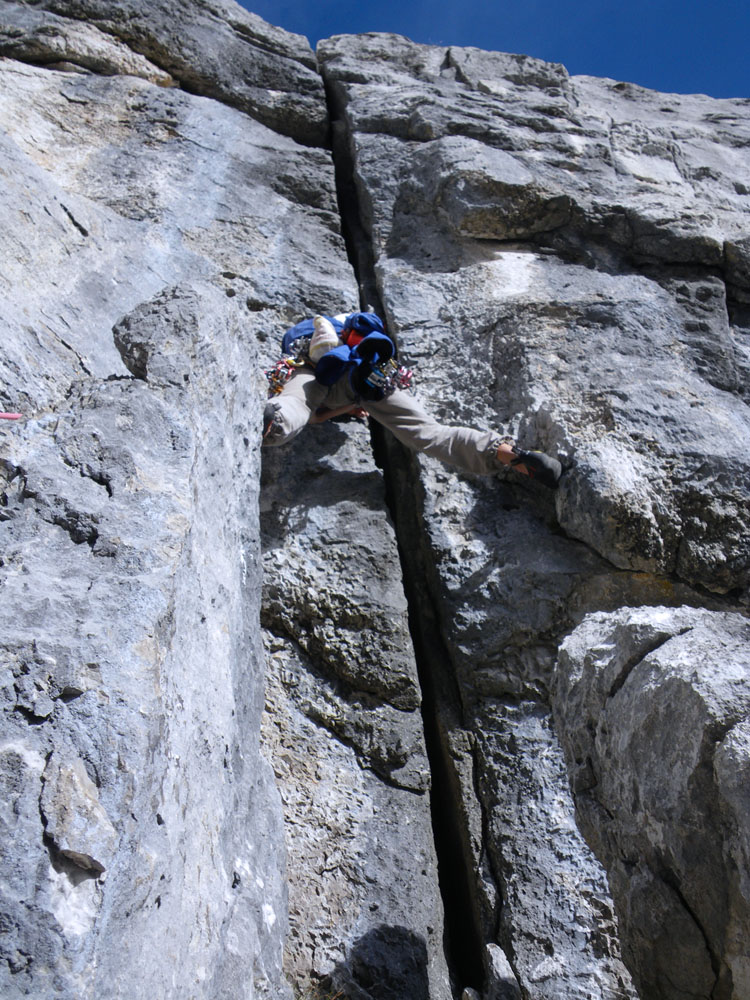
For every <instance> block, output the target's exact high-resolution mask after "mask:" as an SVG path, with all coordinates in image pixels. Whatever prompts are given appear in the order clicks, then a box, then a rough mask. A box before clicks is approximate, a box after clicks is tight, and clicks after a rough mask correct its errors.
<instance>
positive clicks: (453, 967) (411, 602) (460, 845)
mask: <svg viewBox="0 0 750 1000" xmlns="http://www.w3.org/2000/svg"><path fill="white" fill-rule="evenodd" d="M323 79H324V81H325V84H326V97H327V101H328V113H329V118H330V121H331V147H332V153H333V160H334V169H335V174H336V193H337V197H338V203H339V212H340V217H341V229H342V234H343V236H344V240H345V243H346V248H347V253H348V256H349V260H350V262H351V265H352V267H353V269H354V273H355V276H356V278H357V282H358V285H359V291H360V305H361V307H363V308H364V307H371V308H372V309H374V310H375V311H376V312H378V314H380V315H384V314H385V312H384V307H383V303H382V300H381V296H380V292H379V290H378V286H377V280H376V277H375V263H374V257H373V252H372V245H371V242H370V240H369V237H368V235H367V233H366V230H365V228H364V226H363V223H362V216H361V212H360V208H359V198H358V194H357V188H356V183H355V180H354V165H353V160H352V156H351V151H350V148H349V137H348V132H347V127H346V124H345V122H344V120H343V115H342V113H341V109H340V107H339V106H338V102H337V100H336V97H335V94H334V92H333V87H332V86H331V84H330V82H329V81H328V80H327V79H326V77H325V72H323ZM371 436H372V445H373V453H374V456H375V461H376V463H377V465H378V467H379V468H380V469H381V470H382V472H383V478H384V482H385V490H386V502H387V504H388V508H389V511H390V514H391V518H392V520H393V524H394V530H395V534H396V540H397V544H398V550H399V558H400V560H401V568H402V573H403V584H404V592H405V594H406V599H407V602H408V607H409V630H410V633H411V638H412V642H413V645H414V656H415V660H416V664H417V669H418V673H419V683H420V688H421V692H422V718H423V725H424V738H425V746H426V749H427V757H428V760H429V763H430V771H431V779H432V780H431V803H430V807H431V815H432V825H433V835H434V839H435V852H436V855H437V859H438V876H439V881H440V892H441V895H442V899H443V905H444V910H445V933H446V942H445V944H446V960H447V962H448V965H449V968H450V971H451V975H452V977H453V978H454V981H456V982H458V983H460V984H461V986H462V987H465V986H472V987H474V988H475V989H480V988H482V987H483V985H484V980H485V973H484V968H483V958H482V941H483V934H482V931H481V928H482V919H481V911H480V906H479V902H478V899H477V895H476V888H475V881H474V875H473V870H472V868H473V866H472V860H471V859H472V852H471V848H470V844H469V842H468V841H469V831H468V824H467V823H465V822H464V821H463V819H464V817H463V812H464V808H465V807H464V806H463V804H462V795H463V792H462V789H461V787H460V779H459V776H458V774H457V772H456V768H455V765H454V763H453V762H452V760H451V744H450V737H451V730H458V729H459V728H461V726H462V719H461V718H460V717H459V716H460V715H461V714H462V708H461V693H460V690H459V687H458V685H457V683H456V680H455V677H454V676H453V673H452V670H451V661H450V657H449V655H448V652H447V650H446V649H445V647H444V645H443V642H442V640H441V638H440V635H441V630H440V622H439V615H438V612H437V610H436V608H435V605H434V602H433V601H432V599H431V597H430V591H429V588H428V590H425V589H424V586H423V583H421V582H420V581H422V582H423V581H424V576H425V573H426V572H427V569H426V567H427V562H426V561H425V560H424V558H423V556H424V553H423V548H422V546H421V544H419V543H417V544H415V542H414V540H415V539H421V538H422V536H423V533H424V528H423V526H422V525H421V524H416V523H414V524H412V523H409V524H408V525H404V524H403V519H402V518H401V517H400V516H399V505H398V504H397V503H396V500H395V493H396V491H397V489H398V487H397V486H396V479H397V478H398V477H400V476H401V477H403V478H405V479H408V480H409V481H410V483H411V486H410V489H411V490H413V491H417V490H418V489H419V488H420V487H419V485H418V484H419V480H418V477H417V476H415V475H413V463H414V460H413V458H411V457H410V456H409V454H408V452H407V451H406V450H405V449H403V448H401V447H399V446H398V445H396V446H395V448H394V453H393V454H390V455H389V458H388V460H386V456H385V449H386V446H385V441H384V437H383V433H382V431H381V429H380V428H379V427H378V426H377V425H374V424H372V422H371ZM394 464H397V465H398V466H399V470H398V472H396V471H395V470H394V468H393V466H394ZM420 509H421V505H420V504H419V503H417V502H415V503H414V506H413V510H414V519H415V521H417V520H418V519H419V514H418V511H419V510H420ZM448 720H449V721H448ZM464 791H465V790H464Z"/></svg>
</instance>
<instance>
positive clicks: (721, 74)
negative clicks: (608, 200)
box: [241, 0, 750, 98]
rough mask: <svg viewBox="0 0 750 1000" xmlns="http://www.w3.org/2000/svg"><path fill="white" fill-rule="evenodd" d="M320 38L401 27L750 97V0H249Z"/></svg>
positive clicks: (442, 41) (580, 69)
mask: <svg viewBox="0 0 750 1000" xmlns="http://www.w3.org/2000/svg"><path fill="white" fill-rule="evenodd" d="M241 2H242V6H243V7H246V8H247V9H248V10H252V11H254V12H255V13H256V14H259V15H260V16H261V17H263V18H265V20H267V21H270V22H271V23H272V24H277V25H280V26H281V27H282V28H286V29H287V30H288V31H295V32H297V33H299V34H301V35H306V36H307V37H308V38H309V40H310V43H311V44H312V45H313V47H314V46H315V44H316V42H317V41H318V39H320V38H327V37H329V36H330V35H337V34H357V33H359V32H363V31H394V32H397V33H398V34H400V35H406V36H407V37H409V38H411V39H412V40H413V41H415V42H427V43H429V44H432V45H476V46H478V47H480V48H483V49H493V50H498V51H502V52H522V53H524V54H525V55H531V56H537V57H538V58H540V59H547V60H549V61H551V62H561V63H563V64H564V65H565V66H566V67H567V69H568V71H569V72H570V73H572V74H577V73H588V74H590V75H592V76H609V77H613V78H614V79H616V80H627V81H628V82H631V83H638V84H641V86H644V87H652V88H654V89H655V90H664V91H670V92H674V93H680V94H687V93H702V94H709V95H710V96H712V97H746V98H750V0H622V2H617V0H576V2H572V0H557V2H556V0H512V2H511V0H453V2H448V0H361V2H359V3H357V2H356V0H241Z"/></svg>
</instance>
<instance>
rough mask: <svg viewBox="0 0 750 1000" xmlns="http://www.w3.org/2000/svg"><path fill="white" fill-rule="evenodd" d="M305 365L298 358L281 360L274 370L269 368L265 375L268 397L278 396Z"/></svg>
mask: <svg viewBox="0 0 750 1000" xmlns="http://www.w3.org/2000/svg"><path fill="white" fill-rule="evenodd" d="M304 364H305V362H304V361H301V360H298V359H297V358H289V357H283V358H279V360H278V361H277V362H276V364H275V365H274V366H273V368H269V369H268V371H267V372H266V373H265V374H266V378H267V379H268V395H269V396H278V394H279V393H280V392H281V391H282V390H283V388H284V386H285V385H286V384H287V382H288V381H289V379H290V378H291V377H292V375H294V373H295V372H296V371H297V370H298V369H299V368H302V367H303V366H304Z"/></svg>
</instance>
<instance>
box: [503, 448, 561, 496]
mask: <svg viewBox="0 0 750 1000" xmlns="http://www.w3.org/2000/svg"><path fill="white" fill-rule="evenodd" d="M512 451H513V455H514V457H513V458H512V459H511V461H510V464H511V465H512V466H514V467H516V468H517V469H518V471H519V472H523V473H525V475H527V476H529V478H531V479H535V480H537V482H540V483H542V485H543V486H548V487H549V488H550V489H551V490H556V489H557V484H558V483H559V481H560V476H561V475H562V471H563V470H562V465H560V463H559V462H558V461H557V459H556V458H550V456H549V455H545V454H544V452H542V451H524V450H523V449H522V448H518V447H516V446H515V445H514V446H513V448H512Z"/></svg>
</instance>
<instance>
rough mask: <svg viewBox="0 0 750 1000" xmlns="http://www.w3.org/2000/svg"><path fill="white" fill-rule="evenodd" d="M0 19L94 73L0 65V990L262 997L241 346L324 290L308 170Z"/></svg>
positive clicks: (247, 392) (249, 132)
mask: <svg viewBox="0 0 750 1000" xmlns="http://www.w3.org/2000/svg"><path fill="white" fill-rule="evenodd" d="M188 7H189V5H186V9H188ZM117 9H118V8H116V7H115V6H114V5H113V6H112V10H117ZM58 10H60V11H63V7H59V8H58ZM65 10H67V11H68V13H71V14H79V13H81V12H80V11H79V10H78V8H74V6H73V5H70V8H65ZM120 10H121V8H120ZM144 10H145V8H144ZM235 13H236V12H235ZM2 14H3V18H4V20H3V25H4V26H6V27H7V25H8V24H11V25H12V26H14V27H13V30H12V31H10V32H8V31H6V36H7V35H8V34H10V35H11V36H12V37H13V38H15V39H16V43H17V44H20V43H18V38H19V37H20V36H19V35H18V33H17V29H18V26H19V25H20V26H21V27H23V25H24V24H27V23H29V19H31V18H33V19H34V21H33V24H34V25H36V26H37V28H38V30H39V32H40V34H41V35H42V37H43V39H45V41H46V42H49V39H50V38H52V39H55V38H57V37H58V35H57V32H58V28H60V30H61V31H63V36H62V37H66V38H68V42H67V43H66V45H67V48H66V49H65V53H64V54H65V61H67V62H68V63H71V62H75V63H76V65H77V66H78V67H79V68H80V67H81V66H82V65H83V66H85V67H87V68H88V69H92V68H93V69H95V70H96V72H95V73H91V72H84V73H80V72H61V71H60V70H59V69H55V68H51V69H49V68H42V67H39V66H35V65H30V64H28V63H25V62H21V61H17V60H16V59H10V58H5V59H3V60H2V63H1V65H0V72H2V91H3V113H2V143H3V164H4V172H3V178H4V181H3V197H2V205H3V207H2V218H3V232H4V234H5V238H4V241H3V255H2V256H3V264H2V282H3V291H4V294H3V296H2V302H3V304H2V320H3V349H2V358H1V359H0V364H1V365H2V387H3V388H2V396H3V404H4V407H5V409H13V410H18V411H21V412H22V413H23V415H24V420H23V421H22V422H20V423H14V424H11V423H9V422H3V424H2V427H0V434H1V435H2V439H3V440H2V452H3V456H2V470H3V471H2V496H3V500H2V503H3V506H2V520H3V523H2V534H3V543H2V601H1V602H0V608H1V610H0V614H1V615H2V620H3V626H2V648H3V675H2V676H3V684H2V690H3V722H2V741H1V744H0V745H1V746H2V775H3V788H4V793H3V799H2V801H3V813H2V825H3V835H2V854H3V863H2V864H3V907H2V909H3V920H2V932H3V933H2V955H3V962H2V965H1V966H0V979H1V980H2V987H1V989H0V991H1V992H2V993H3V995H4V996H8V997H12V996H26V995H35V996H39V997H41V996H53V995H54V996H66V997H76V998H80V997H82V996H100V997H110V996H111V997H115V996H128V997H136V996H154V995H159V996H184V997H188V996H195V997H198V996H205V997H209V996H210V997H219V996H221V997H227V998H228V997H232V998H235V997H237V996H256V997H261V996H268V997H274V998H277V997H280V996H291V992H290V988H289V987H288V985H287V984H286V979H285V977H284V976H283V973H282V947H283V943H284V940H285V937H286V928H287V924H288V918H287V911H288V904H287V889H286V876H285V856H284V834H283V813H282V810H281V803H280V800H279V795H278V790H277V788H276V787H275V782H274V778H273V773H272V771H271V768H270V766H269V765H268V764H267V763H266V761H265V759H264V758H263V757H262V756H261V754H260V748H259V730H260V721H261V710H262V707H263V702H264V683H265V656H264V651H263V647H262V643H261V637H260V634H259V629H258V617H259V604H260V573H261V567H260V550H259V534H258V527H257V523H258V522H257V509H258V489H259V469H260V464H259V441H258V433H257V427H258V422H259V419H260V413H261V409H262V397H263V393H264V384H265V381H264V379H263V377H262V374H261V373H260V372H259V354H258V347H259V344H260V339H259V338H260V336H261V334H262V330H263V329H264V328H265V327H264V324H263V322H262V321H261V318H265V321H266V322H270V319H269V318H272V321H273V322H272V325H275V326H283V325H285V324H286V323H287V321H288V319H289V318H290V317H292V316H294V315H296V314H297V313H299V312H300V311H305V310H307V309H308V308H311V307H312V304H313V303H314V302H316V301H318V300H319V299H320V298H321V297H322V298H326V299H331V300H332V299H335V298H336V296H337V295H338V296H339V297H341V292H340V290H339V289H341V288H346V287H347V284H348V283H349V282H350V280H351V279H350V277H349V270H348V267H347V265H346V261H345V256H344V253H343V244H342V242H341V240H340V238H339V237H338V235H337V222H336V219H337V216H336V205H335V197H334V193H333V178H332V171H331V167H330V157H329V156H328V155H327V154H326V153H325V152H323V151H321V150H312V149H307V148H305V147H303V146H300V145H299V144H297V143H295V142H294V141H293V140H292V139H289V138H287V137H285V136H283V135H280V134H278V133H277V132H274V131H271V130H270V129H269V128H268V127H267V126H266V125H264V124H261V123H260V122H258V121H255V120H253V119H252V118H250V117H249V116H248V115H247V114H244V113H241V112H240V111H238V110H236V109H234V108H232V107H229V106H227V105H225V104H222V103H217V102H216V101H214V100H209V99H207V98H206V97H200V96H193V95H191V94H189V93H187V92H186V91H185V90H184V89H179V88H176V87H170V88H165V87H163V86H159V85H158V84H160V83H162V82H163V80H162V79H161V77H157V78H156V80H155V81H154V79H153V78H152V74H151V72H150V70H143V65H144V63H143V62H142V61H139V60H140V59H141V57H140V56H136V55H133V54H132V53H131V59H130V61H127V60H125V62H124V63H123V51H124V50H125V48H126V46H125V45H124V44H123V42H122V41H121V40H120V41H118V40H117V39H115V38H114V37H113V36H112V35H110V34H107V33H106V30H105V29H106V27H107V25H106V23H105V24H104V28H101V27H99V26H98V25H95V24H93V21H92V22H91V23H88V24H87V23H85V22H84V21H82V20H79V19H77V18H76V19H73V18H64V19H63V18H61V17H60V16H58V15H55V16H56V17H57V20H54V21H50V20H49V18H51V17H52V15H48V14H47V13H46V12H44V11H42V10H41V8H39V7H33V8H27V7H26V6H25V5H19V6H16V5H11V4H4V5H3V12H2ZM42 17H44V18H45V20H44V25H45V27H44V30H42V29H41V28H39V27H38V26H39V23H40V21H39V19H40V18H42ZM238 17H239V19H240V20H241V19H242V15H241V14H240V15H238ZM147 20H148V18H144V22H145V21H147ZM249 20H252V19H249ZM102 23H104V22H102ZM131 28H132V23H131ZM53 29H54V30H53ZM173 29H174V30H176V26H175V25H173ZM4 30H5V28H4ZM18 30H20V29H18ZM24 30H26V29H24ZM29 30H30V29H29ZM35 30H36V29H35ZM157 30H158V26H156V25H154V31H157ZM268 32H269V33H270V34H275V36H276V37H279V38H281V37H282V36H283V33H280V32H274V29H270V28H269V29H268ZM84 43H85V45H84ZM50 44H51V43H50ZM94 44H95V45H96V46H98V53H99V54H98V55H97V60H99V59H101V60H102V61H99V62H92V61H89V62H86V61H84V62H81V59H80V58H79V55H80V51H81V47H82V46H83V47H84V48H85V47H86V45H89V46H90V45H94ZM195 44H196V45H197V44H198V43H197V42H196V43H195ZM286 44H287V45H288V46H289V47H290V49H291V50H292V51H295V50H296V49H298V48H299V46H300V45H301V43H300V42H299V40H295V39H288V40H287V42H286ZM14 52H16V54H21V55H23V56H24V58H27V57H28V58H33V59H34V61H38V62H43V63H46V62H48V58H47V56H45V55H44V54H43V53H42V54H41V55H39V54H37V55H35V54H34V53H33V52H32V53H29V51H28V50H23V49H22V50H21V51H20V52H18V51H16V50H14ZM102 53H104V54H102ZM149 54H150V55H155V53H154V52H151V50H149ZM177 57H178V53H175V58H177ZM50 58H51V56H50ZM180 58H183V57H182V56H181V57H180ZM305 59H306V61H307V63H308V64H310V63H311V62H312V54H311V53H310V51H309V49H308V50H307V52H306V56H305ZM133 65H135V69H136V71H137V72H135V73H134V72H133ZM300 67H301V69H300V72H308V73H309V72H310V71H309V69H305V66H304V64H303V63H300ZM170 68H171V69H174V67H173V66H172V65H171V64H170ZM114 71H116V75H113V73H114ZM160 72H161V71H160ZM317 87H318V94H320V92H322V91H321V88H320V85H319V84H317ZM316 107H317V110H318V114H319V121H323V120H324V119H325V107H324V105H323V104H322V102H320V101H318V104H317V105H316ZM273 113H275V112H273ZM273 113H271V117H272V114H273ZM291 187H293V188H294V193H292V190H291ZM280 223H282V224H281V225H280Z"/></svg>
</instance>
